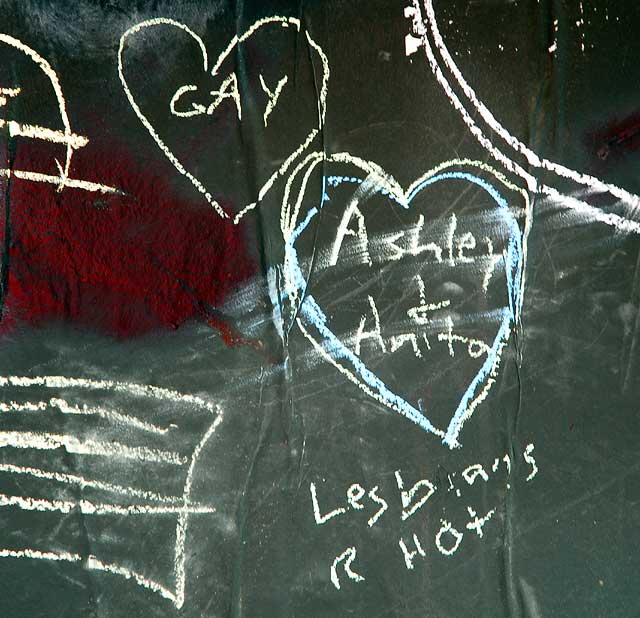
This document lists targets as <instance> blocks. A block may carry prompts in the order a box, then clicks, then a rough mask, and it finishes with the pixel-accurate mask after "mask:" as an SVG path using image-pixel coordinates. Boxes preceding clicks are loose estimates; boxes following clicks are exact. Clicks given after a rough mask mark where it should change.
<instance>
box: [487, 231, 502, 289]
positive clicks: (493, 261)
mask: <svg viewBox="0 0 640 618" xmlns="http://www.w3.org/2000/svg"><path fill="white" fill-rule="evenodd" d="M484 241H485V242H486V243H487V257H488V258H489V265H488V266H487V270H486V271H485V273H484V278H483V279H482V289H483V290H484V292H485V294H486V293H487V291H488V290H489V281H491V277H492V275H493V271H494V270H495V268H496V266H497V265H498V262H499V261H500V259H501V258H502V256H501V255H494V254H493V243H492V242H491V239H490V238H489V237H488V236H485V237H484Z"/></svg>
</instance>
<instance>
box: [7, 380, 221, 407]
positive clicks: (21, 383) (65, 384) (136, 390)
mask: <svg viewBox="0 0 640 618" xmlns="http://www.w3.org/2000/svg"><path fill="white" fill-rule="evenodd" d="M3 386H18V387H31V386H41V387H44V388H57V389H63V388H80V389H89V390H108V391H115V392H117V393H126V394H128V395H132V396H134V397H149V398H153V399H159V400H163V401H171V402H173V403H186V404H191V405H195V406H198V407H200V408H204V409H205V410H208V411H209V412H213V413H216V412H217V409H218V408H217V406H216V405H215V404H213V403H211V402H209V401H206V400H205V399H203V398H202V397H198V396H197V395H189V394H184V393H180V392H178V391H175V390H171V389H167V388H162V387H160V386H150V385H148V384H139V383H136V382H119V381H116V380H92V379H90V378H69V377H66V376H54V375H50V376H35V377H30V376H0V387H3Z"/></svg>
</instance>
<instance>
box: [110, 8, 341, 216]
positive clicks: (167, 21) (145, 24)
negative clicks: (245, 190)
mask: <svg viewBox="0 0 640 618" xmlns="http://www.w3.org/2000/svg"><path fill="white" fill-rule="evenodd" d="M278 22H280V23H281V25H282V26H283V27H287V26H289V25H293V26H294V27H295V28H296V29H297V30H298V31H300V27H301V24H300V20H299V19H298V18H296V17H281V16H279V15H274V16H271V17H264V18H262V19H259V20H257V21H256V22H254V23H253V24H252V25H251V26H250V27H249V28H248V29H247V30H246V31H245V32H244V33H243V34H242V35H241V36H238V35H237V34H236V35H234V36H233V38H232V39H231V40H230V42H229V44H228V45H227V47H226V48H225V49H224V51H222V52H221V53H220V55H219V56H218V58H217V60H216V62H215V63H214V65H213V67H212V69H211V75H212V76H215V75H217V72H218V70H219V68H220V66H221V65H222V63H223V62H224V61H225V59H226V58H227V57H228V55H229V54H230V53H231V51H232V50H233V49H234V48H235V46H236V45H238V44H239V43H242V42H244V41H245V40H246V39H248V38H249V37H250V36H251V35H252V34H253V33H254V32H255V31H256V30H258V29H259V28H261V27H262V26H265V25H267V24H272V23H278ZM159 25H165V26H171V27H175V28H178V29H180V30H182V31H184V32H186V33H187V34H188V35H189V36H190V37H191V38H192V39H193V40H194V41H195V42H196V43H197V44H198V46H199V47H200V51H201V54H202V60H203V69H204V72H205V73H207V71H208V63H209V59H208V54H207V48H206V46H205V44H204V41H203V40H202V38H201V37H200V36H198V35H197V34H196V33H195V32H194V31H193V30H191V29H190V28H189V27H188V26H187V25H185V24H183V23H182V22H179V21H177V20H175V19H171V18H169V17H154V18H151V19H147V20H144V21H142V22H140V23H138V24H135V25H134V26H131V27H130V28H128V29H127V30H126V31H125V32H124V33H123V34H122V36H121V37H120V42H119V44H118V76H119V77H120V82H121V84H122V88H123V90H124V92H125V95H126V97H127V100H128V101H129V104H130V105H131V108H132V109H133V111H134V112H135V114H136V116H137V117H138V119H139V120H140V122H141V123H142V125H143V126H144V128H145V129H146V130H147V131H148V133H149V134H150V135H151V137H152V138H153V140H154V141H155V143H156V145H157V146H158V147H159V148H160V150H161V151H162V152H163V153H164V154H165V156H166V157H167V158H168V159H169V161H170V162H171V163H172V164H173V166H174V167H175V168H176V170H178V172H180V174H182V175H183V176H185V177H186V178H188V179H189V180H190V181H191V183H192V184H193V186H194V187H195V188H196V189H197V190H198V191H199V192H200V193H201V194H202V195H203V196H204V197H205V199H206V200H207V201H208V202H209V204H210V205H211V206H212V207H213V208H214V209H215V210H216V212H217V213H218V214H219V215H220V216H221V217H222V218H223V219H230V218H231V217H230V215H229V214H228V213H227V212H226V211H225V210H224V209H223V208H222V206H221V205H220V204H219V203H218V201H217V200H216V199H215V198H214V197H213V196H212V195H211V193H210V191H209V190H208V189H207V188H206V187H205V186H204V184H203V183H202V182H201V181H200V180H199V179H198V178H196V176H194V175H193V174H192V173H191V172H189V171H188V170H187V169H186V168H185V167H184V165H183V164H182V163H181V162H180V160H179V159H178V158H177V157H176V156H175V155H174V154H173V152H172V151H171V149H170V148H169V147H168V146H167V145H166V144H165V142H164V140H163V139H162V138H161V137H160V135H159V134H158V132H157V131H156V130H155V128H154V126H153V125H152V124H151V122H149V119H148V118H147V117H146V115H145V114H144V113H143V112H142V109H141V108H140V106H139V105H138V103H137V102H136V100H135V97H134V96H133V93H132V92H131V89H130V88H129V84H128V83H127V80H126V78H125V76H124V67H123V55H124V46H125V41H126V40H127V39H128V38H129V37H130V36H132V35H135V34H136V33H138V32H140V31H141V30H143V29H145V28H150V27H154V26H159ZM305 35H306V37H307V41H308V43H309V45H310V46H311V47H312V48H313V49H314V50H315V51H316V52H317V53H318V55H319V56H320V60H321V62H322V68H323V75H322V86H321V88H320V94H319V101H318V126H317V127H314V128H313V129H312V131H311V132H310V133H309V134H308V135H307V137H306V138H305V139H304V140H303V142H302V143H301V144H300V145H299V146H298V147H297V148H296V149H295V150H294V151H293V152H292V153H291V154H290V155H289V156H287V158H286V159H285V160H284V162H283V163H282V165H281V166H280V167H279V168H278V169H277V170H276V171H275V172H273V173H272V174H271V176H270V177H269V178H268V179H267V180H266V181H265V182H264V184H263V185H262V187H261V188H260V189H259V191H258V197H257V200H256V201H255V202H252V203H250V204H247V205H245V206H244V207H243V208H241V209H240V211H239V212H238V213H237V214H236V215H235V217H233V219H231V220H232V221H233V223H234V224H238V223H239V222H240V220H241V219H242V218H243V217H244V215H245V214H246V213H247V212H249V211H251V210H253V209H254V208H255V207H256V206H258V205H259V203H260V202H261V201H262V200H263V199H264V196H265V195H266V194H267V192H268V191H269V190H270V189H271V187H272V186H273V184H274V183H275V181H276V180H277V179H278V178H279V177H281V176H282V175H284V174H285V173H286V172H287V170H288V169H289V168H290V167H291V165H292V164H293V162H294V161H295V160H296V158H298V157H299V156H300V155H301V154H302V153H303V152H304V151H305V150H306V149H307V148H308V147H309V145H310V144H311V143H312V142H313V140H314V139H315V138H316V137H317V136H318V135H319V134H320V131H321V130H322V127H323V126H324V121H325V116H326V109H327V105H326V99H327V93H328V81H329V75H330V71H329V61H328V59H327V56H326V55H325V53H324V51H323V50H322V48H321V47H320V45H319V44H318V43H317V42H316V41H315V40H314V39H313V38H312V37H311V36H310V35H309V32H308V31H306V30H305ZM182 88H184V86H183V87H182ZM174 96H175V95H174ZM172 102H173V99H172Z"/></svg>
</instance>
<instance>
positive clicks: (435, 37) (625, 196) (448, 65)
mask: <svg viewBox="0 0 640 618" xmlns="http://www.w3.org/2000/svg"><path fill="white" fill-rule="evenodd" d="M422 4H423V7H424V13H423V7H421V3H420V0H412V4H411V6H410V7H407V9H405V15H406V16H407V17H410V18H411V19H412V25H413V35H415V37H414V38H416V37H417V38H418V39H419V40H420V41H421V47H422V48H423V49H424V51H425V53H426V56H427V60H428V62H429V67H430V68H431V71H432V73H433V75H434V76H435V78H436V80H437V82H438V83H439V85H440V86H441V88H442V89H443V91H444V93H445V94H446V96H447V98H448V99H449V101H450V102H451V104H452V106H453V107H454V109H455V110H456V111H457V112H458V113H459V114H460V116H461V117H462V119H463V121H464V122H465V124H466V125H467V126H468V128H469V130H470V132H471V133H472V135H473V136H474V137H475V138H476V139H477V140H478V142H479V143H480V144H481V145H482V146H483V147H484V148H485V149H486V150H487V152H488V153H489V154H490V155H491V156H492V157H493V158H494V159H495V160H496V161H498V162H500V163H501V164H502V165H503V166H504V167H505V168H506V169H507V170H508V171H510V172H512V173H513V174H515V175H516V176H518V177H520V178H521V179H522V180H524V181H525V183H526V186H527V188H528V189H529V191H531V192H532V193H540V194H542V195H545V196H547V197H548V198H550V199H552V200H553V201H554V202H557V203H558V204H560V205H561V206H563V207H564V208H570V209H573V210H575V211H577V212H578V213H580V214H581V215H583V216H584V217H585V218H586V219H587V220H592V221H598V222H601V223H604V224H606V225H610V226H612V227H614V228H616V229H617V230H620V231H622V232H628V233H635V234H638V233H640V223H638V222H637V221H634V220H633V219H632V218H630V217H629V216H628V215H630V214H633V213H634V212H635V210H636V208H637V206H638V204H639V203H640V197H639V196H637V195H634V194H632V193H630V192H628V191H626V190H624V189H622V188H620V187H617V186H616V185H613V184H610V183H606V182H603V181H601V180H600V179H598V178H596V177H594V176H591V175H588V174H583V173H580V172H577V171H575V170H572V169H570V168H568V167H566V166H564V165H561V164H559V163H555V162H553V161H550V160H548V159H545V158H543V157H540V156H538V155H537V154H536V153H535V152H533V150H531V149H530V148H529V147H527V146H526V145H525V144H524V143H523V142H521V141H520V140H518V139H517V138H516V137H514V136H513V135H512V134H511V133H509V131H507V129H506V128H505V127H504V126H503V125H502V124H501V123H500V122H499V121H498V120H497V119H496V117H495V115H494V114H493V113H492V112H491V110H489V109H488V107H487V106H486V105H485V104H484V103H483V102H482V101H481V100H480V99H479V98H478V96H477V94H476V93H475V91H474V90H473V88H472V87H471V86H470V84H469V83H468V81H467V80H466V79H465V77H464V76H463V74H462V72H461V71H460V69H459V68H458V65H457V64H456V62H455V60H454V59H453V57H452V55H451V53H450V52H449V49H448V48H447V45H446V44H445V41H444V39H443V37H442V34H441V33H440V29H439V27H438V21H437V18H436V12H435V9H434V4H433V0H423V3H422ZM413 35H412V36H413ZM582 44H583V45H584V43H582ZM414 50H415V51H417V49H416V48H415V47H412V48H411V50H408V51H414ZM447 73H448V74H449V75H450V78H451V79H452V80H453V81H449V79H448V78H447ZM453 84H455V85H456V86H457V88H459V89H460V90H461V92H462V94H463V95H464V100H465V101H466V105H467V106H470V107H467V106H465V103H464V102H463V100H461V98H460V97H459V96H458V95H457V94H456V92H455V91H454V88H453ZM471 110H472V111H473V112H474V113H477V114H478V115H479V119H480V122H481V123H484V125H486V128H483V127H482V126H481V125H480V124H478V122H476V120H475V119H474V117H473V116H472V113H471ZM492 135H497V136H498V137H500V138H501V139H502V141H503V142H504V145H505V146H506V147H507V148H508V150H506V151H505V152H503V151H502V150H501V149H500V148H499V147H498V146H497V145H495V144H494V142H493V141H492V138H491V137H490V136H492ZM515 156H520V157H522V158H523V160H524V161H525V162H526V163H525V164H526V165H528V166H530V167H531V168H534V169H535V170H539V172H540V173H545V172H546V173H549V177H550V179H551V180H550V181H548V182H545V181H544V180H541V179H539V178H538V177H536V176H534V175H533V174H530V173H529V172H527V171H525V169H524V167H523V166H522V165H521V164H520V163H518V162H517V161H516V160H515V159H514V158H513V157H515ZM567 180H568V181H572V182H574V183H576V184H577V185H580V186H581V187H582V188H585V187H586V188H587V189H588V190H589V191H591V192H593V193H600V194H605V195H609V196H611V197H612V198H615V199H616V200H618V201H619V202H620V204H621V205H622V206H624V208H625V209H626V213H625V215H626V216H625V215H619V214H617V213H615V212H605V211H604V210H603V209H602V208H598V207H595V206H592V205H591V204H589V203H588V202H586V201H584V200H582V199H578V198H576V197H574V196H572V195H570V194H568V193H567V192H566V191H565V190H560V189H558V188H557V187H558V186H559V185H560V184H561V183H562V182H563V181H567ZM554 185H556V186H554ZM530 223H531V222H529V225H530ZM528 231H529V230H528V229H527V230H525V235H527V234H528Z"/></svg>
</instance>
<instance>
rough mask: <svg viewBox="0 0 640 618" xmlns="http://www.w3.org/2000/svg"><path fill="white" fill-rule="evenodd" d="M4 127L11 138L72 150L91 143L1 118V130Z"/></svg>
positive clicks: (84, 139)
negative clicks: (35, 140) (32, 140)
mask: <svg viewBox="0 0 640 618" xmlns="http://www.w3.org/2000/svg"><path fill="white" fill-rule="evenodd" d="M4 127H7V128H8V129H9V136H10V137H28V138H32V139H41V140H46V141H48V142H54V143H56V144H67V145H69V146H71V148H82V147H83V146H86V145H87V144H88V143H89V140H88V139H87V138H86V137H84V136H82V135H76V134H75V133H70V134H67V133H65V132H64V131H55V130H53V129H47V128H46V127H40V126H38V125H35V124H20V123H19V122H16V121H15V120H2V119H1V118H0V129H2V128H4ZM63 173H64V172H63Z"/></svg>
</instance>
